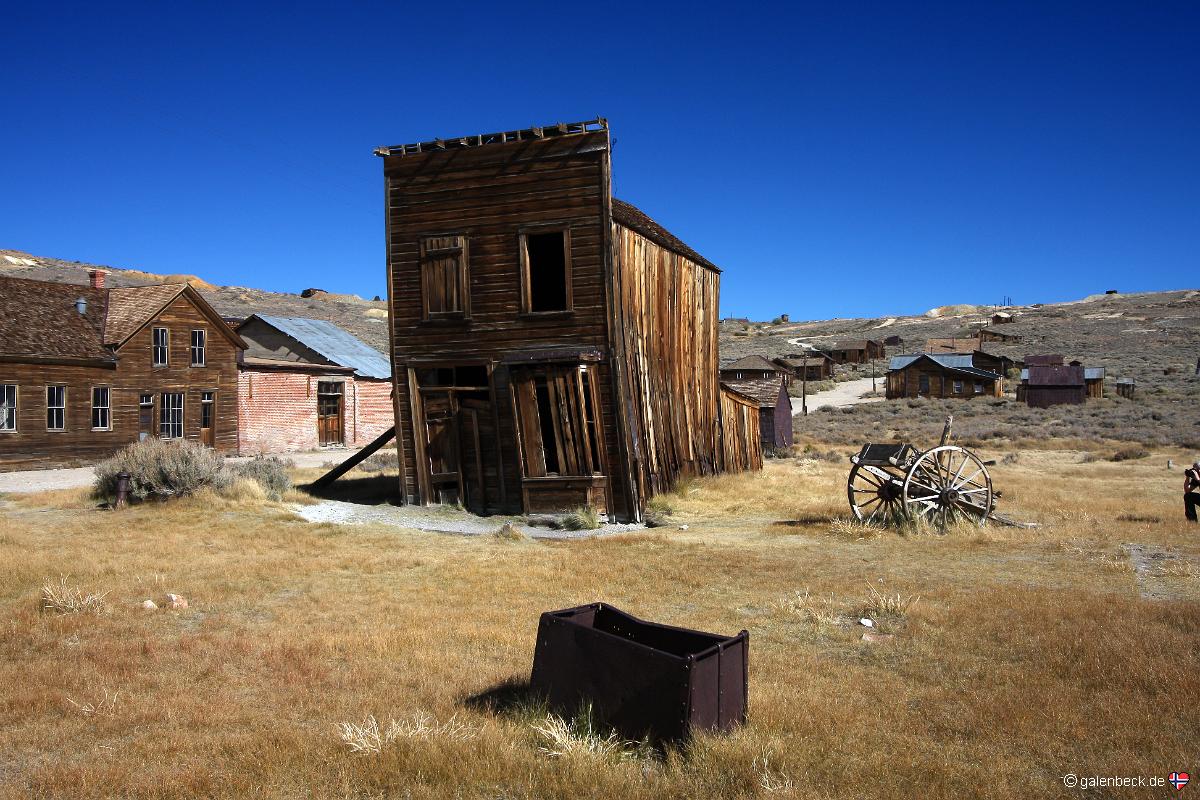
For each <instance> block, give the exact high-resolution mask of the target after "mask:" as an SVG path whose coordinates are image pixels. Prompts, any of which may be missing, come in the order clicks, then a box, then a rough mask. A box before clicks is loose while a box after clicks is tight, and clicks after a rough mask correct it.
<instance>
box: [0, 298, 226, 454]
mask: <svg viewBox="0 0 1200 800" xmlns="http://www.w3.org/2000/svg"><path fill="white" fill-rule="evenodd" d="M222 324H223V323H222ZM155 327H166V328H167V329H168V330H169V331H170V338H169V347H170V357H169V359H168V362H169V363H168V365H167V366H165V367H154V366H152V358H151V336H152V333H151V330H152V328H155ZM200 328H203V329H205V330H206V331H207V332H208V335H207V344H206V351H207V353H206V355H207V358H206V366H203V367H193V366H191V350H190V348H191V331H192V330H193V329H200ZM238 350H239V348H238V347H237V346H235V345H234V344H233V342H232V341H230V339H228V338H227V337H226V336H225V335H223V334H222V333H221V332H220V331H219V330H217V329H216V326H215V323H214V321H213V320H212V319H211V318H209V317H208V316H206V315H204V314H202V313H201V312H200V311H199V309H197V307H196V306H195V305H194V304H193V303H192V302H191V301H190V300H189V299H188V298H187V296H186V295H180V296H179V297H178V298H176V299H175V300H174V301H173V302H172V303H170V305H168V306H167V307H166V308H164V309H163V310H162V311H161V312H160V313H159V314H158V315H156V316H154V317H153V318H152V319H150V320H149V321H148V322H147V324H146V326H145V327H143V328H142V329H141V330H139V331H138V332H137V333H136V334H134V335H133V336H132V337H131V338H130V339H129V340H128V341H127V342H126V343H125V344H124V345H123V346H122V347H120V349H118V350H117V357H118V359H117V363H116V365H115V367H114V368H111V369H108V368H100V367H88V366H70V365H62V364H53V363H19V362H0V383H15V384H17V386H18V390H17V391H18V401H17V414H18V419H17V431H16V432H15V433H11V432H0V469H4V470H11V469H34V468H38V469H41V468H47V467H59V466H70V465H78V464H82V463H87V462H90V461H96V460H98V459H101V458H104V457H106V456H108V455H110V454H111V453H112V452H113V451H115V450H117V449H118V448H120V447H122V446H124V445H126V444H129V443H131V442H134V441H137V439H138V434H139V431H140V417H139V415H140V407H139V399H140V395H141V394H143V393H145V394H151V395H153V396H154V416H153V419H152V432H153V433H154V434H157V431H158V424H159V413H160V411H161V406H162V396H161V395H162V393H163V392H183V393H184V419H183V433H184V438H187V439H191V440H193V441H199V439H200V404H201V393H202V392H204V391H212V392H215V394H214V402H215V409H214V421H215V430H214V441H213V445H214V447H215V449H217V450H218V451H222V452H231V453H232V452H236V451H237V447H238V428H237V424H238V423H237V420H238V413H237V398H238V376H237V357H238ZM47 385H62V386H65V387H66V403H67V409H66V429H65V430H63V431H48V430H47V429H46V386H47ZM95 386H107V387H109V390H110V396H109V407H110V409H111V410H110V414H111V428H112V429H111V430H103V431H102V430H93V429H92V420H91V403H92V387H95Z"/></svg>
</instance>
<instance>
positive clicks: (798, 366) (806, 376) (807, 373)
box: [773, 353, 833, 386]
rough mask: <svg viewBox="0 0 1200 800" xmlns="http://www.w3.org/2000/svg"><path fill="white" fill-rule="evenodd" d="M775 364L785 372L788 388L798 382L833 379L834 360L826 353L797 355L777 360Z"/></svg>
mask: <svg viewBox="0 0 1200 800" xmlns="http://www.w3.org/2000/svg"><path fill="white" fill-rule="evenodd" d="M773 363H774V364H775V365H776V366H777V367H779V368H780V369H781V370H783V373H784V376H785V380H786V383H787V385H788V386H791V385H792V383H793V382H795V381H798V380H806V381H825V380H829V379H830V378H832V377H833V360H832V359H831V358H830V357H829V356H827V355H825V354H824V353H812V354H810V355H807V356H804V355H800V354H798V353H797V354H793V355H788V356H784V357H783V358H776V359H774V361H773Z"/></svg>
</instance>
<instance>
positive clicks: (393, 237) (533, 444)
mask: <svg viewBox="0 0 1200 800" xmlns="http://www.w3.org/2000/svg"><path fill="white" fill-rule="evenodd" d="M376 153H377V154H378V155H379V156H381V157H382V159H383V172H384V183H385V192H386V225H387V232H386V237H387V262H388V289H389V305H390V311H391V313H390V324H391V347H392V362H393V363H392V374H393V379H394V381H395V402H396V423H397V426H396V427H397V439H398V443H397V446H398V449H399V452H400V455H401V458H400V466H401V476H400V481H401V489H402V495H403V497H404V499H405V501H406V502H410V503H434V502H449V501H460V502H462V503H463V504H464V505H465V506H467V507H468V508H470V509H472V510H475V511H480V512H490V511H540V510H559V509H565V508H572V507H576V506H580V505H585V504H588V505H592V506H593V507H595V508H597V509H600V510H603V511H607V512H608V513H609V514H610V515H611V516H615V517H618V518H623V519H638V518H640V516H641V513H642V510H643V509H644V508H645V504H646V501H647V500H648V499H649V498H650V497H651V496H652V495H653V494H655V493H657V492H661V491H665V490H667V489H669V488H671V487H672V486H673V485H674V484H675V482H676V481H677V480H678V479H679V478H680V477H681V476H683V475H690V474H696V475H702V474H711V473H715V472H720V471H722V470H724V469H726V468H728V467H733V466H735V465H756V464H758V463H761V454H760V453H754V452H749V453H733V454H729V453H727V452H726V449H725V447H726V443H727V442H730V441H739V442H745V443H746V445H745V446H746V447H748V448H758V447H759V443H758V436H757V435H756V434H757V431H738V432H736V433H737V435H735V436H731V437H728V438H726V436H725V434H727V433H728V431H727V430H725V429H726V428H729V427H731V426H734V425H741V427H743V428H744V427H746V424H747V421H748V420H749V415H748V414H745V413H741V412H739V413H738V414H736V415H724V416H723V414H722V411H721V409H722V408H723V407H730V408H732V407H733V404H731V403H730V402H729V401H728V400H724V399H723V397H722V389H721V387H720V384H719V379H718V354H717V325H718V320H719V305H718V300H719V291H720V274H721V273H720V270H719V269H717V267H716V266H715V265H714V264H712V263H711V262H710V261H708V260H707V259H705V258H704V257H703V256H701V255H699V254H698V253H696V252H695V251H694V250H692V249H691V248H690V247H688V246H687V245H686V244H684V243H683V242H682V241H680V240H679V239H678V238H677V237H675V236H674V235H672V234H671V233H670V232H668V231H667V230H666V229H665V228H663V227H662V226H661V225H659V224H658V223H656V222H655V221H654V220H652V219H650V218H649V217H648V216H646V215H645V214H644V213H642V212H641V211H640V210H639V209H637V208H635V207H634V206H632V205H630V204H628V203H624V202H622V201H620V200H617V199H615V198H613V196H612V190H611V160H610V154H611V146H610V139H609V131H608V125H607V123H606V122H605V121H604V120H593V121H589V122H584V123H572V124H561V125H555V126H548V127H544V128H529V129H524V130H518V131H507V132H499V133H493V134H482V135H475V136H467V137H461V138H454V139H436V140H432V141H426V142H419V143H414V144H408V145H398V146H394V147H382V148H379V149H378V150H377V151H376ZM751 403H752V401H751ZM739 408H740V406H739ZM731 417H736V419H733V418H731ZM738 420H741V421H742V422H740V423H739V422H738ZM734 456H737V457H734Z"/></svg>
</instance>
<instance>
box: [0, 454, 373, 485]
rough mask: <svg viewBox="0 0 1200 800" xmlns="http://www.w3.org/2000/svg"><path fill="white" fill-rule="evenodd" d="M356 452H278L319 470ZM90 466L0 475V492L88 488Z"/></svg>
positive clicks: (90, 477) (282, 455) (297, 463)
mask: <svg viewBox="0 0 1200 800" xmlns="http://www.w3.org/2000/svg"><path fill="white" fill-rule="evenodd" d="M357 452H358V448H353V449H346V450H318V451H313V452H307V453H281V454H280V456H281V457H282V458H287V459H290V460H291V461H294V462H295V464H296V466H297V467H301V468H304V467H320V466H322V465H324V464H328V463H334V464H340V463H342V462H343V461H345V460H346V459H347V458H349V457H350V456H352V455H353V454H355V453H357ZM229 460H230V461H248V460H249V457H247V456H235V457H233V458H231V459H229ZM93 477H94V476H93V473H92V468H91V467H76V468H74V469H35V470H27V471H23V472H0V492H12V493H15V494H21V493H25V492H49V491H56V490H58V489H79V488H82V487H84V486H90V485H91V483H92V478H93Z"/></svg>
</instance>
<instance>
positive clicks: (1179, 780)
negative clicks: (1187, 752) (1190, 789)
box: [1167, 772, 1190, 789]
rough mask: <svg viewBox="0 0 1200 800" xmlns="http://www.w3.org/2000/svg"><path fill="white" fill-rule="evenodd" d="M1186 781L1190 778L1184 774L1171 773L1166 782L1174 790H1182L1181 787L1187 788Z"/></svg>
mask: <svg viewBox="0 0 1200 800" xmlns="http://www.w3.org/2000/svg"><path fill="white" fill-rule="evenodd" d="M1188 780H1190V776H1189V775H1188V774H1187V773H1186V772H1172V773H1171V774H1170V776H1168V777H1167V782H1168V783H1170V784H1171V785H1172V786H1174V787H1175V788H1176V789H1182V788H1183V787H1185V786H1187V785H1188Z"/></svg>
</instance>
